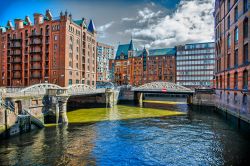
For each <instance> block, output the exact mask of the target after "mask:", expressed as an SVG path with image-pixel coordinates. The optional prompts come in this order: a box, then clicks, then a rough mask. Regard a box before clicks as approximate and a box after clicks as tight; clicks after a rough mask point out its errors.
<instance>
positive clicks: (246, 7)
mask: <svg viewBox="0 0 250 166" xmlns="http://www.w3.org/2000/svg"><path fill="white" fill-rule="evenodd" d="M247 1H248V0H244V2H243V10H244V13H245V12H247V11H248V4H247Z"/></svg>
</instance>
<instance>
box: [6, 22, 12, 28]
mask: <svg viewBox="0 0 250 166" xmlns="http://www.w3.org/2000/svg"><path fill="white" fill-rule="evenodd" d="M7 27H8V28H10V29H13V25H12V22H11V21H10V20H9V21H8V22H7Z"/></svg>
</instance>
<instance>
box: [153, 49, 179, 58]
mask: <svg viewBox="0 0 250 166" xmlns="http://www.w3.org/2000/svg"><path fill="white" fill-rule="evenodd" d="M175 54H176V49H175V48H161V49H152V50H149V56H161V55H175Z"/></svg>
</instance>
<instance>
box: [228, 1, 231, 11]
mask: <svg viewBox="0 0 250 166" xmlns="http://www.w3.org/2000/svg"><path fill="white" fill-rule="evenodd" d="M230 6H231V5H230V0H227V12H229V10H230Z"/></svg>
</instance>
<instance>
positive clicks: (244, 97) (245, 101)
mask: <svg viewBox="0 0 250 166" xmlns="http://www.w3.org/2000/svg"><path fill="white" fill-rule="evenodd" d="M242 104H243V105H247V95H246V94H244V95H243V100H242Z"/></svg>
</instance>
